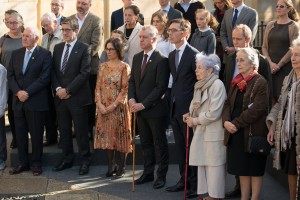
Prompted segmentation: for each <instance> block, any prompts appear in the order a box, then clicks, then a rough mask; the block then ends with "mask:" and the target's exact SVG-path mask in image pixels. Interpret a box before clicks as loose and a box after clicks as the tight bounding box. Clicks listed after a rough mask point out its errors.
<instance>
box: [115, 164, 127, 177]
mask: <svg viewBox="0 0 300 200" xmlns="http://www.w3.org/2000/svg"><path fill="white" fill-rule="evenodd" d="M125 172H126V170H125V167H120V168H119V169H118V171H117V173H116V177H117V178H122V177H123V176H124V175H125Z"/></svg>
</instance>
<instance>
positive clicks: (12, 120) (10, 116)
mask: <svg viewBox="0 0 300 200" xmlns="http://www.w3.org/2000/svg"><path fill="white" fill-rule="evenodd" d="M12 104H13V93H12V91H11V90H9V91H8V100H7V112H8V121H9V126H10V130H11V134H12V138H13V140H15V141H16V128H15V117H14V111H13V109H12Z"/></svg>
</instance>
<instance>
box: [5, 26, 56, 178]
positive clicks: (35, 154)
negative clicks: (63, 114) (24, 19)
mask: <svg viewBox="0 0 300 200" xmlns="http://www.w3.org/2000/svg"><path fill="white" fill-rule="evenodd" d="M38 40H39V31H38V30H37V29H36V28H31V27H28V28H26V29H25V30H24V32H23V36H22V44H23V48H21V49H17V50H15V51H13V53H12V58H13V59H11V61H10V65H9V68H8V75H7V77H8V84H9V89H10V90H11V91H12V92H13V94H14V95H13V110H14V117H15V128H16V136H17V146H18V154H19V160H20V164H19V165H18V166H17V167H15V168H13V169H12V170H10V171H9V173H10V174H19V173H21V172H23V171H28V170H29V158H28V131H29V132H30V135H31V143H32V157H31V161H32V162H31V170H32V173H33V175H34V176H38V175H40V174H41V173H42V160H41V159H42V154H43V132H44V119H45V114H46V111H47V110H48V108H49V103H48V91H47V87H48V85H49V82H50V70H51V66H52V61H51V53H50V52H49V51H47V50H46V49H43V48H41V47H39V46H38V45H37V42H38Z"/></svg>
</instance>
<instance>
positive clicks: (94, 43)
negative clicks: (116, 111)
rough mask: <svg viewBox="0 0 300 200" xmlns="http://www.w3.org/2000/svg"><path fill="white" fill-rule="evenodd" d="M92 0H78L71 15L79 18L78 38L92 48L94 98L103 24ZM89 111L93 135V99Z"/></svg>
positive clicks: (91, 87)
mask: <svg viewBox="0 0 300 200" xmlns="http://www.w3.org/2000/svg"><path fill="white" fill-rule="evenodd" d="M91 6H92V0H77V1H76V10H77V14H75V15H72V16H70V18H71V19H77V20H78V24H79V29H78V30H79V32H78V35H77V39H78V40H79V41H80V42H83V43H86V44H88V45H89V46H90V48H91V51H92V52H91V64H90V65H91V72H90V76H89V84H90V90H91V94H92V98H93V99H95V88H96V81H97V72H98V67H99V54H98V51H99V49H100V46H101V37H102V25H101V19H100V18H99V17H97V16H96V15H94V14H93V13H91V12H90V8H91ZM88 113H89V117H88V118H89V133H90V136H91V137H92V136H93V127H94V125H95V115H96V104H95V102H94V101H93V102H92V104H91V105H89V108H88Z"/></svg>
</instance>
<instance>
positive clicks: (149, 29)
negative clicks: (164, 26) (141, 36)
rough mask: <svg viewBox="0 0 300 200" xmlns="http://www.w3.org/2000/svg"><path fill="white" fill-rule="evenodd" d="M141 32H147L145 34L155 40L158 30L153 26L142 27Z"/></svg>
mask: <svg viewBox="0 0 300 200" xmlns="http://www.w3.org/2000/svg"><path fill="white" fill-rule="evenodd" d="M141 30H144V31H147V33H148V34H149V35H150V37H152V38H153V37H155V38H157V35H158V30H157V29H156V27H155V26H153V25H145V26H143V27H142V29H141Z"/></svg>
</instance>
